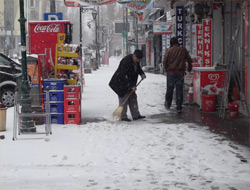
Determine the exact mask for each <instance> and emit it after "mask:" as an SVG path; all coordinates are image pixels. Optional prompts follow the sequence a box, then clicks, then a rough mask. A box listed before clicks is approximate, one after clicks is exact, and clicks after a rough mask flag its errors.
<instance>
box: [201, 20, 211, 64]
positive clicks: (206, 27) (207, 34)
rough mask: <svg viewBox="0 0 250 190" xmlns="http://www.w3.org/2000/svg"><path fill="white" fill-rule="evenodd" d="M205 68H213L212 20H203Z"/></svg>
mask: <svg viewBox="0 0 250 190" xmlns="http://www.w3.org/2000/svg"><path fill="white" fill-rule="evenodd" d="M202 27H203V66H204V67H211V66H212V19H203V20H202Z"/></svg>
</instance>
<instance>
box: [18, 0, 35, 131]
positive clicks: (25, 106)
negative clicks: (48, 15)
mask: <svg viewBox="0 0 250 190" xmlns="http://www.w3.org/2000/svg"><path fill="white" fill-rule="evenodd" d="M19 6H20V18H19V20H18V21H19V22H20V30H21V54H22V60H21V63H22V84H21V98H20V104H21V105H22V108H21V113H26V114H28V113H31V112H32V110H31V102H32V100H31V97H30V86H29V82H28V74H27V57H26V36H25V35H26V34H25V22H26V19H25V18H24V3H23V0H19ZM21 132H36V128H35V126H34V121H33V119H32V117H30V116H23V117H22V121H21Z"/></svg>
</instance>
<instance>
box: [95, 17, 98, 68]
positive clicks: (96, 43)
mask: <svg viewBox="0 0 250 190" xmlns="http://www.w3.org/2000/svg"><path fill="white" fill-rule="evenodd" d="M97 38H98V35H97V19H95V45H96V50H95V58H96V69H98V41H97Z"/></svg>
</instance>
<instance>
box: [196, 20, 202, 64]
mask: <svg viewBox="0 0 250 190" xmlns="http://www.w3.org/2000/svg"><path fill="white" fill-rule="evenodd" d="M202 39H203V34H202V25H201V24H197V25H196V56H197V57H198V58H200V60H201V61H202V55H203V52H202V51H203V40H202ZM201 65H202V63H201Z"/></svg>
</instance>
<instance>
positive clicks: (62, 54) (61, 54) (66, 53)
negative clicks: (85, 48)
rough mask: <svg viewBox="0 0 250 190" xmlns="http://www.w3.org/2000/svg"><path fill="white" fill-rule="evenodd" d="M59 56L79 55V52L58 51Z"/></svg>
mask: <svg viewBox="0 0 250 190" xmlns="http://www.w3.org/2000/svg"><path fill="white" fill-rule="evenodd" d="M57 54H58V57H79V54H78V53H70V52H58V53H57Z"/></svg>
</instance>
